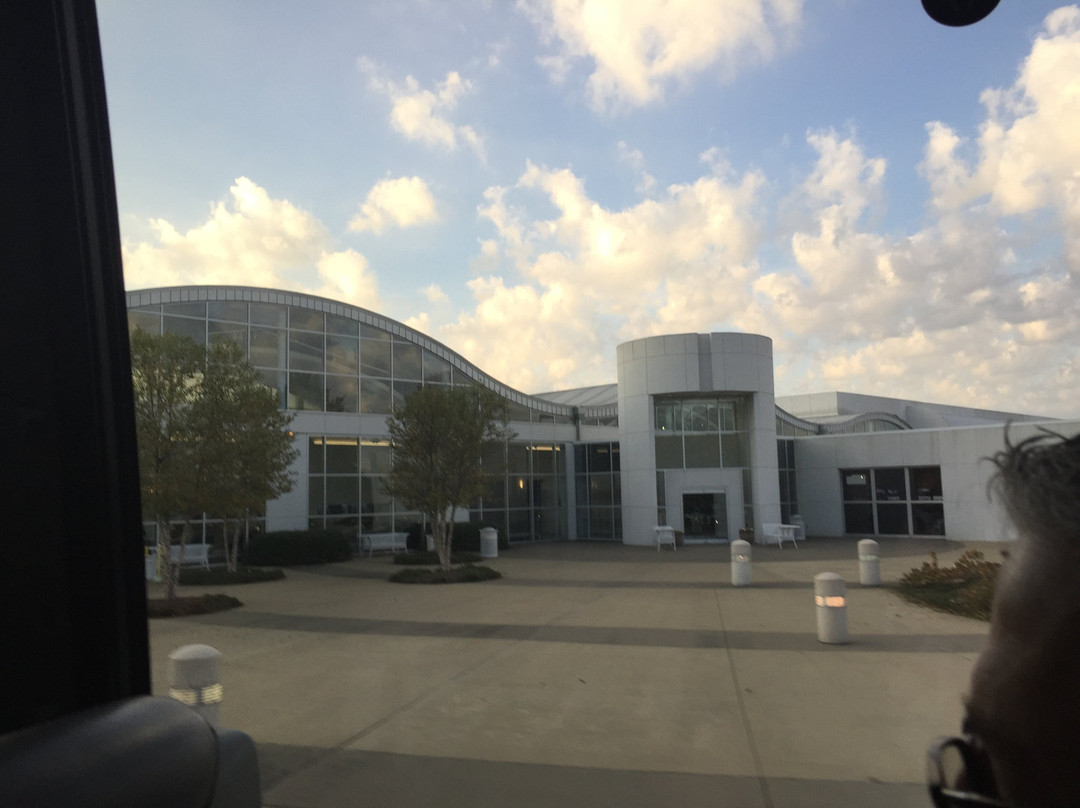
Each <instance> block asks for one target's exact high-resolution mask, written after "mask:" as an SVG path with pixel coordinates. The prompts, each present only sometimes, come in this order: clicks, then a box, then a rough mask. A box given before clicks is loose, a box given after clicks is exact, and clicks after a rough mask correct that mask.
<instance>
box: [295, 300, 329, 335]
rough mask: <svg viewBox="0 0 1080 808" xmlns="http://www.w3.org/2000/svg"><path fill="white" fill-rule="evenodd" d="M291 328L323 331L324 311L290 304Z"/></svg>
mask: <svg viewBox="0 0 1080 808" xmlns="http://www.w3.org/2000/svg"><path fill="white" fill-rule="evenodd" d="M289 328H293V329H300V330H301V331H323V330H324V326H323V313H322V312H321V311H312V310H311V309H301V308H297V307H296V306H289Z"/></svg>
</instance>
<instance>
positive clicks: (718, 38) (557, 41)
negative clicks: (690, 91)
mask: <svg viewBox="0 0 1080 808" xmlns="http://www.w3.org/2000/svg"><path fill="white" fill-rule="evenodd" d="M518 7H519V8H520V9H522V10H523V11H524V13H525V14H526V15H527V16H528V17H529V18H530V20H531V21H532V22H533V23H534V25H536V26H537V28H538V29H539V31H540V34H541V37H542V38H543V40H544V41H545V42H547V43H552V44H554V45H555V47H556V51H555V53H554V54H551V55H549V56H545V57H542V58H541V59H540V64H541V65H542V66H543V67H544V68H545V69H547V70H548V72H549V74H550V75H551V78H552V80H553V81H556V82H562V81H565V80H566V78H567V77H568V75H569V74H570V72H571V71H572V69H573V67H574V65H575V64H576V63H578V62H579V61H582V60H587V61H589V62H591V64H592V68H593V69H592V73H591V74H590V76H589V79H588V96H589V102H590V104H591V106H592V107H593V108H594V109H595V110H597V111H604V110H611V109H618V108H626V107H641V106H645V105H647V104H650V103H655V102H657V101H660V100H661V99H662V98H663V95H664V91H665V88H666V87H667V86H668V85H670V84H672V83H678V82H685V81H688V80H689V79H691V78H693V77H694V76H696V75H697V74H699V73H702V72H704V71H706V70H709V69H716V70H717V71H718V72H720V73H722V74H725V75H727V76H731V75H734V74H735V73H736V72H737V70H738V68H740V67H742V66H743V63H744V62H746V61H754V60H763V59H768V58H770V57H771V56H772V55H773V54H774V52H775V50H776V47H777V41H778V38H780V37H783V36H787V35H789V34H790V32H791V31H792V30H793V29H794V28H795V27H796V26H797V25H798V23H799V21H800V17H801V13H802V0H727V2H724V3H701V2H697V1H696V0H640V1H639V2H633V3H630V2H623V0H519V3H518Z"/></svg>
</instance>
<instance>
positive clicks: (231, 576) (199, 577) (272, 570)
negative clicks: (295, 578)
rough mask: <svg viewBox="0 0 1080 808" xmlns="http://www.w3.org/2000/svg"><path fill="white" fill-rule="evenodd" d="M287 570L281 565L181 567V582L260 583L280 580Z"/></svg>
mask: <svg viewBox="0 0 1080 808" xmlns="http://www.w3.org/2000/svg"><path fill="white" fill-rule="evenodd" d="M284 577H285V570H283V569H281V568H280V567H240V568H238V569H237V570H236V572H229V570H228V569H226V568H225V567H211V568H210V569H205V568H203V567H181V568H180V583H181V584H187V585H189V586H224V585H226V584H258V583H262V582H263V581H280V580H282V579H283V578H284Z"/></svg>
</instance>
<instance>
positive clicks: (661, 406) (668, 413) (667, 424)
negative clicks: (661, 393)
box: [656, 401, 679, 432]
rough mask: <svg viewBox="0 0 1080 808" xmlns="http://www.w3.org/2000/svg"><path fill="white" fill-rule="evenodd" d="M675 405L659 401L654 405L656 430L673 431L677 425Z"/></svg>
mask: <svg viewBox="0 0 1080 808" xmlns="http://www.w3.org/2000/svg"><path fill="white" fill-rule="evenodd" d="M675 412H676V405H675V404H673V403H671V402H670V401H669V402H659V403H657V405H656V431H657V432H675V431H677V430H678V428H679V426H678V424H677V423H676V421H675Z"/></svg>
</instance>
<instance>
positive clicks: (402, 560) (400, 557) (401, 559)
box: [394, 551, 481, 567]
mask: <svg viewBox="0 0 1080 808" xmlns="http://www.w3.org/2000/svg"><path fill="white" fill-rule="evenodd" d="M480 559H481V555H480V554H479V553H452V554H451V555H450V563H451V564H472V563H475V562H477V561H479V560H480ZM394 563H395V564H398V565H400V566H403V567H424V566H427V567H433V566H435V565H436V564H438V563H439V554H438V553H429V552H427V551H425V552H423V553H398V554H397V555H396V556H394Z"/></svg>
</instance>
